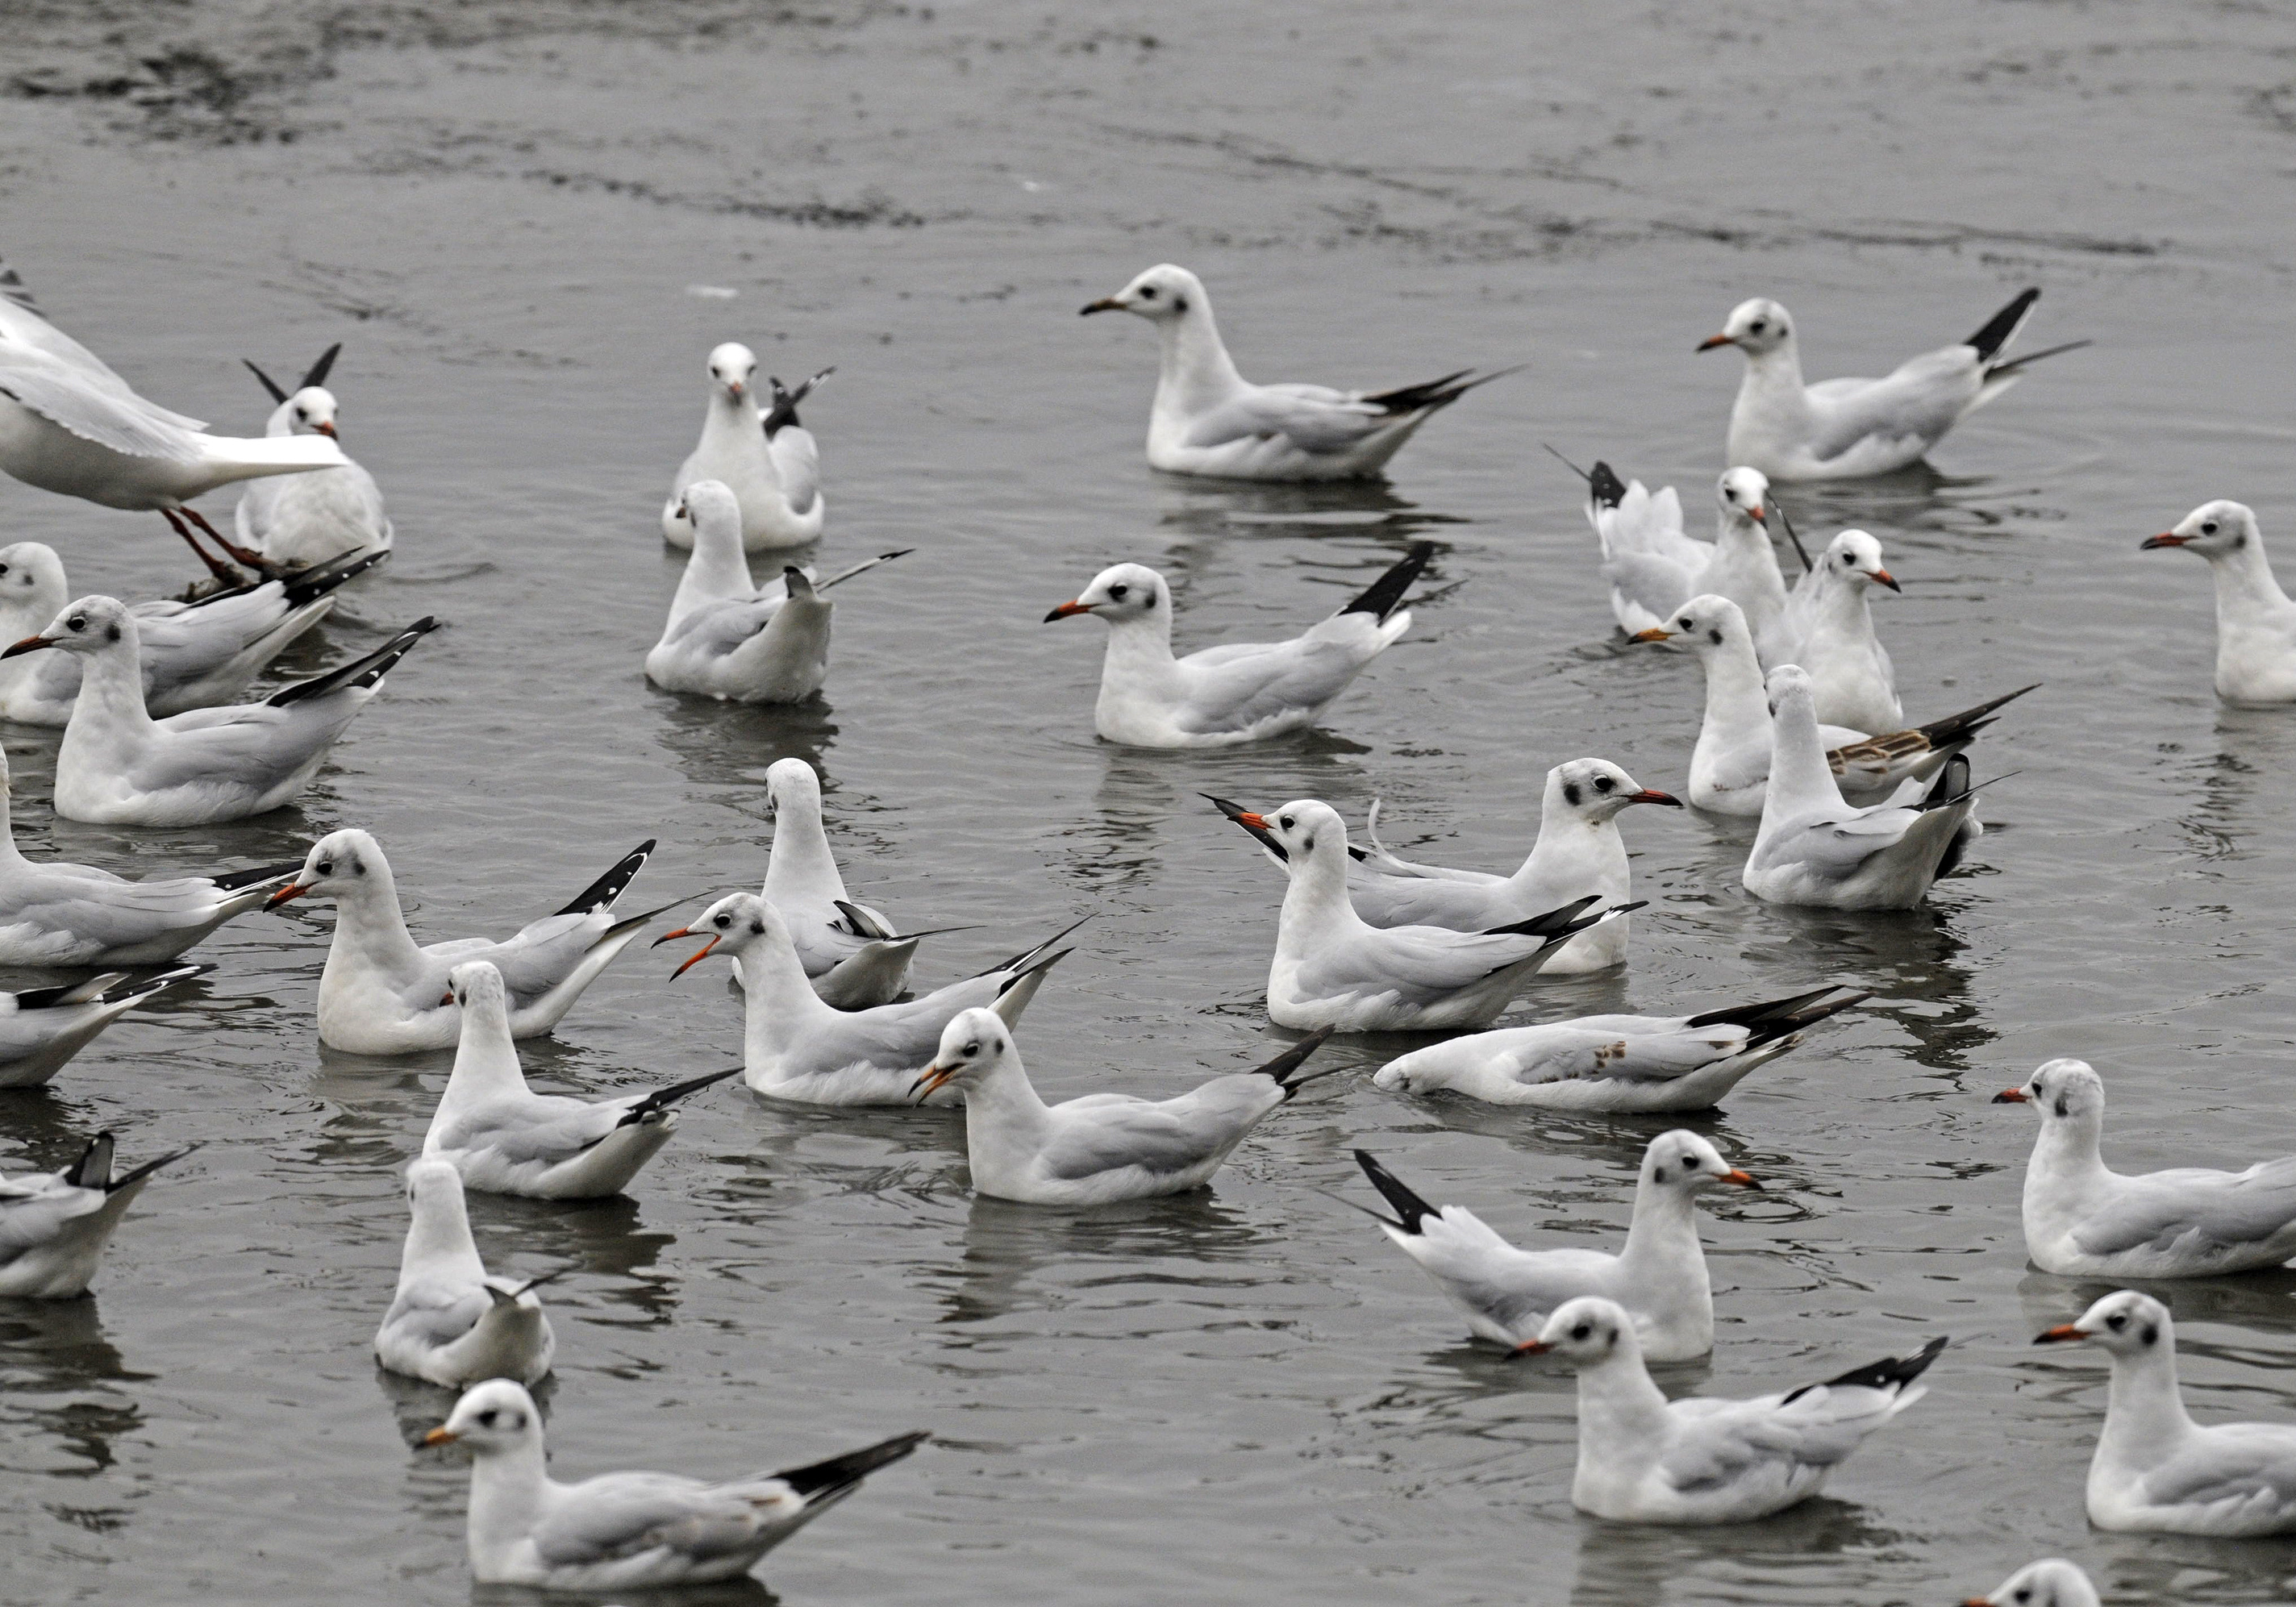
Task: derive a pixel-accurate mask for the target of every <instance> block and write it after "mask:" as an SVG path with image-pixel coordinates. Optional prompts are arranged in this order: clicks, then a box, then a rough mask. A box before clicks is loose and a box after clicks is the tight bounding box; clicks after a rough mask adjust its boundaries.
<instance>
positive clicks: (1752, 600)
mask: <svg viewBox="0 0 2296 1607" xmlns="http://www.w3.org/2000/svg"><path fill="white" fill-rule="evenodd" d="M1769 494H1770V482H1769V481H1768V480H1765V479H1763V478H1762V475H1761V473H1760V472H1759V471H1757V470H1753V469H1745V468H1739V469H1731V470H1727V471H1725V472H1724V474H1723V476H1722V478H1721V480H1720V481H1719V482H1718V484H1717V485H1716V486H1715V488H1714V496H1715V501H1716V502H1717V503H1718V504H1719V506H1720V513H1719V522H1718V525H1717V528H1716V533H1715V537H1714V539H1713V540H1712V541H1710V542H1707V541H1696V540H1693V539H1692V538H1691V537H1688V536H1686V535H1685V534H1684V533H1683V529H1682V499H1681V498H1680V497H1678V496H1676V495H1675V491H1674V488H1673V487H1672V486H1669V487H1667V488H1665V489H1663V490H1661V491H1660V492H1659V493H1658V494H1657V495H1656V496H1652V494H1651V493H1650V492H1649V491H1647V490H1645V489H1644V487H1643V482H1642V481H1640V480H1635V481H1633V482H1632V483H1630V484H1628V485H1624V486H1621V485H1620V483H1619V477H1618V476H1617V475H1616V474H1614V473H1612V472H1611V466H1610V465H1609V464H1608V463H1596V464H1595V471H1594V472H1593V473H1592V474H1589V475H1588V476H1587V522H1588V523H1589V524H1591V525H1593V526H1594V527H1595V537H1596V539H1598V540H1599V541H1601V543H1602V544H1603V578H1604V579H1605V580H1608V581H1609V582H1610V583H1611V618H1612V619H1616V620H1617V621H1618V622H1619V628H1620V630H1622V631H1624V632H1626V633H1627V635H1630V636H1631V635H1635V634H1636V633H1637V632H1639V631H1645V630H1649V629H1651V628H1652V627H1655V626H1658V625H1661V624H1663V623H1665V621H1666V619H1667V618H1668V616H1669V615H1670V614H1672V613H1673V612H1674V611H1676V610H1677V609H1678V608H1680V607H1681V606H1682V605H1683V604H1684V603H1685V602H1687V601H1689V599H1691V598H1693V597H1696V596H1700V595H1702V594H1707V593H1712V594H1715V595H1718V596H1723V597H1727V598H1729V599H1730V600H1731V601H1732V602H1733V603H1736V604H1737V605H1738V607H1739V609H1740V610H1741V611H1743V613H1744V614H1745V616H1746V619H1747V625H1748V628H1749V629H1750V630H1751V632H1752V633H1753V639H1754V642H1755V644H1756V645H1757V647H1759V649H1760V652H1761V655H1762V662H1763V663H1765V664H1776V663H1782V662H1784V660H1786V659H1787V658H1788V657H1790V656H1791V653H1790V651H1789V650H1790V648H1791V646H1792V641H1791V639H1790V637H1789V636H1788V635H1787V631H1786V623H1785V619H1786V603H1787V598H1786V582H1785V577H1784V576H1783V575H1781V574H1780V573H1779V572H1778V558H1777V553H1776V551H1775V549H1774V548H1773V547H1772V546H1771V545H1770V531H1769V513H1768V512H1767V509H1766V508H1765V507H1764V505H1763V504H1765V502H1766V501H1767V499H1768V496H1769Z"/></svg>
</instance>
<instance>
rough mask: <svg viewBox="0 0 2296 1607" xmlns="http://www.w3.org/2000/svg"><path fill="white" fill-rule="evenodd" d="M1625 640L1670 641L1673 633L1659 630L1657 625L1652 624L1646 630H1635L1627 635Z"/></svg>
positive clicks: (1672, 638)
mask: <svg viewBox="0 0 2296 1607" xmlns="http://www.w3.org/2000/svg"><path fill="white" fill-rule="evenodd" d="M1627 640H1628V641H1629V642H1671V641H1673V640H1674V633H1673V632H1672V631H1670V630H1661V629H1659V627H1657V626H1655V625H1653V626H1652V627H1650V629H1648V630H1638V631H1636V633H1635V634H1634V635H1631V636H1628V638H1627Z"/></svg>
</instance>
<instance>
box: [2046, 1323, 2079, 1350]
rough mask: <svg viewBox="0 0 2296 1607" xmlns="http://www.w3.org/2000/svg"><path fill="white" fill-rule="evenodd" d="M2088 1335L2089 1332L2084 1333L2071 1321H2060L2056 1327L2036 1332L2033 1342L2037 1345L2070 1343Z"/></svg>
mask: <svg viewBox="0 0 2296 1607" xmlns="http://www.w3.org/2000/svg"><path fill="white" fill-rule="evenodd" d="M2087 1337H2088V1335H2087V1334H2086V1333H2083V1332H2081V1331H2080V1330H2079V1329H2078V1328H2076V1327H2074V1326H2073V1325H2072V1324H2071V1323H2059V1324H2057V1325H2056V1326H2055V1327H2054V1328H2050V1329H2047V1330H2045V1331H2044V1332H2039V1333H2037V1334H2035V1335H2034V1336H2033V1342H2034V1343H2035V1344H2037V1345H2069V1344H2071V1343H2073V1342H2074V1341H2078V1340H2085V1339H2087Z"/></svg>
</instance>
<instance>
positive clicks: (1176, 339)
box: [1084, 263, 1514, 480]
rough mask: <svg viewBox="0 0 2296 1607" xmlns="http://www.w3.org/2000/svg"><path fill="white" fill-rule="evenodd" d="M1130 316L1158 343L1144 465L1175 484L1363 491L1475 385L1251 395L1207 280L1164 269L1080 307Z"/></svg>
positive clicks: (1471, 379)
mask: <svg viewBox="0 0 2296 1607" xmlns="http://www.w3.org/2000/svg"><path fill="white" fill-rule="evenodd" d="M1084 311H1085V314H1086V315H1087V316H1090V315H1092V314H1094V313H1117V312H1122V313H1133V314H1136V315H1137V316H1140V317H1143V318H1145V319H1147V320H1148V321H1149V322H1150V323H1151V324H1154V325H1156V330H1157V333H1158V335H1159V336H1160V338H1161V340H1162V342H1163V348H1162V357H1161V366H1160V369H1159V371H1158V373H1157V376H1156V400H1155V402H1154V404H1153V405H1152V407H1151V408H1150V410H1149V414H1148V462H1149V464H1150V466H1151V467H1152V468H1157V469H1162V470H1164V471H1167V472H1169V473H1173V474H1196V475H1205V476H1210V477H1214V478H1218V479H1221V480H1367V479H1369V478H1370V477H1371V476H1373V475H1374V474H1377V473H1378V472H1379V471H1380V470H1381V469H1382V467H1383V466H1384V465H1385V464H1386V463H1387V460H1388V459H1389V458H1390V457H1393V456H1394V455H1396V453H1397V452H1398V451H1399V450H1400V449H1401V448H1402V446H1403V443H1404V442H1406V441H1407V440H1409V439H1411V437H1412V435H1413V433H1414V432H1415V431H1416V430H1418V428H1419V426H1420V425H1422V424H1423V423H1425V422H1427V421H1428V420H1429V419H1431V418H1432V417H1434V416H1435V414H1438V413H1439V412H1441V411H1442V410H1443V409H1444V408H1446V407H1447V406H1450V405H1451V404H1452V403H1454V402H1456V401H1457V400H1458V399H1459V398H1461V397H1463V396H1464V395H1466V394H1467V392H1469V391H1470V390H1472V389H1474V388H1475V387H1476V386H1478V385H1487V384H1488V383H1489V382H1490V381H1493V380H1496V379H1497V378H1499V377H1500V375H1501V374H1507V373H1513V372H1514V370H1513V369H1511V368H1510V369H1501V370H1500V371H1499V372H1498V373H1487V374H1483V375H1481V376H1480V377H1477V376H1476V375H1475V371H1474V370H1473V369H1472V368H1463V369H1461V370H1459V371H1458V372H1457V373H1447V374H1445V375H1444V376H1443V377H1442V378H1441V379H1439V380H1430V381H1427V382H1426V383H1424V384H1421V385H1405V386H1401V387H1399V388H1398V389H1394V390H1382V391H1377V392H1368V393H1367V392H1365V391H1360V390H1333V389H1332V388H1331V387H1329V386H1327V385H1300V384H1287V385H1254V384H1252V383H1251V381H1248V380H1246V379H1245V378H1244V377H1243V376H1242V374H1240V373H1237V372H1236V368H1235V363H1234V359H1233V358H1231V357H1229V356H1228V355H1227V348H1226V346H1225V345H1223V344H1221V342H1220V334H1219V325H1218V324H1215V323H1214V322H1213V321H1212V304H1211V299H1210V297H1209V296H1207V295H1205V294H1204V283H1203V281H1202V280H1201V279H1199V278H1197V277H1196V276H1195V275H1193V274H1192V273H1190V272H1188V270H1187V269H1185V268H1184V267H1174V266H1172V265H1171V264H1170V263H1160V264H1158V265H1157V266H1154V267H1152V268H1150V269H1148V270H1147V271H1146V272H1144V273H1143V274H1142V275H1140V276H1139V277H1138V278H1136V279H1135V280H1134V281H1133V282H1132V283H1129V284H1128V285H1126V286H1125V287H1124V288H1123V289H1122V290H1120V291H1117V292H1116V294H1114V295H1113V296H1103V297H1102V298H1101V299H1099V300H1097V301H1093V302H1088V303H1087V304H1086V306H1085V307H1084Z"/></svg>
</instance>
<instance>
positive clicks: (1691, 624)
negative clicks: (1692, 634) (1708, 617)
mask: <svg viewBox="0 0 2296 1607" xmlns="http://www.w3.org/2000/svg"><path fill="white" fill-rule="evenodd" d="M1675 623H1676V624H1677V625H1678V626H1680V627H1682V628H1683V629H1685V630H1696V629H1697V628H1698V621H1697V620H1695V619H1692V618H1691V617H1690V616H1689V615H1688V614H1685V615H1683V616H1682V618H1681V619H1677V620H1676V621H1675Z"/></svg>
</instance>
